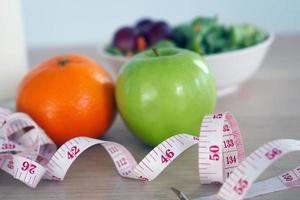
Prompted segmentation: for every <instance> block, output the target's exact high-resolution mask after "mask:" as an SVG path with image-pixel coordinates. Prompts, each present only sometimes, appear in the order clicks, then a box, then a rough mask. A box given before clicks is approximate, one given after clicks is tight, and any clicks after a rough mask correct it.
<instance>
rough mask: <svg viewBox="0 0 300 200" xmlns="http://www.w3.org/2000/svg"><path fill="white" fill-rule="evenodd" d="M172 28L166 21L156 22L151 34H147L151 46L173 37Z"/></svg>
mask: <svg viewBox="0 0 300 200" xmlns="http://www.w3.org/2000/svg"><path fill="white" fill-rule="evenodd" d="M171 30H172V29H171V27H170V26H169V25H168V24H167V23H166V22H164V21H158V22H155V23H154V24H153V25H152V27H151V29H150V30H149V33H148V34H147V36H146V37H147V39H148V40H149V42H150V44H151V45H153V44H156V43H157V42H159V41H160V40H163V39H167V38H170V37H171Z"/></svg>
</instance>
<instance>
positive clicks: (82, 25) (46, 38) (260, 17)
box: [22, 0, 300, 48]
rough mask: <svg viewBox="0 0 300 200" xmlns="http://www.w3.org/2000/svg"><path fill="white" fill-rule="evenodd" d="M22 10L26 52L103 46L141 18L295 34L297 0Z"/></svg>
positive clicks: (193, 0)
mask: <svg viewBox="0 0 300 200" xmlns="http://www.w3.org/2000/svg"><path fill="white" fill-rule="evenodd" d="M22 11H23V17H24V19H23V20H24V23H25V33H26V42H27V46H28V47H29V48H35V47H49V46H73V45H80V44H96V43H99V42H103V41H108V40H109V39H110V38H111V37H112V34H113V33H114V31H115V30H116V29H117V28H119V27H120V26H123V25H133V24H134V23H135V22H136V21H137V20H138V19H140V18H141V17H153V18H154V19H165V20H167V21H168V22H170V23H171V24H177V23H180V22H186V21H189V20H191V19H192V18H193V17H195V16H198V15H209V16H212V15H218V16H219V19H220V20H221V21H222V22H225V23H232V22H250V23H253V24H256V25H258V26H260V27H263V28H264V29H266V30H268V31H272V32H275V33H279V34H293V33H295V32H300V22H299V19H300V1H299V0H285V1H282V0H264V1H259V0H246V1H241V0H230V1H229V0H210V1H207V0H206V1H204V0H188V1H175V0H165V1H161V0H150V1H145V0H126V1H116V0H110V1H99V0H84V1H83V0H77V1H72V0H63V1H62V0H43V1H36V0H25V1H22Z"/></svg>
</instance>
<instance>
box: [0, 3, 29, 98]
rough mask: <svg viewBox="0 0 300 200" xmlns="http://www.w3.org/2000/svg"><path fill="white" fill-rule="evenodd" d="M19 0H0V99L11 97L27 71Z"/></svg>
mask: <svg viewBox="0 0 300 200" xmlns="http://www.w3.org/2000/svg"><path fill="white" fill-rule="evenodd" d="M22 25H23V24H22V18H21V6H20V1H19V0H0V100H5V99H12V98H14V97H15V95H16V93H17V88H18V85H19V83H20V81H21V79H22V78H23V76H24V75H25V74H26V72H27V71H28V67H27V54H26V46H25V40H24V34H23V26H22Z"/></svg>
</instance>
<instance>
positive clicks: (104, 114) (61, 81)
mask: <svg viewBox="0 0 300 200" xmlns="http://www.w3.org/2000/svg"><path fill="white" fill-rule="evenodd" d="M16 105H17V110H18V111H20V112H25V113H27V114H29V115H30V116H31V117H32V118H33V119H34V120H35V121H36V122H37V123H38V124H39V125H40V126H41V127H42V128H43V129H44V130H45V131H46V133H47V134H48V135H49V136H50V137H51V138H52V139H53V140H54V142H55V143H56V144H58V145H61V144H63V143H64V142H66V141H67V140H69V139H71V138H74V137H76V136H88V137H93V138H97V137H100V136H102V135H103V134H104V133H105V131H107V129H108V128H109V127H110V125H111V124H112V121H113V119H114V116H115V102H114V83H113V79H112V77H111V75H110V74H109V73H108V72H107V71H105V70H104V69H103V68H102V67H101V66H99V65H98V64H97V63H96V62H95V61H94V60H92V59H90V58H88V57H85V56H81V55H61V56H56V57H53V58H51V59H49V60H47V61H45V62H43V63H41V64H40V65H38V66H37V67H35V68H34V69H32V70H31V71H30V72H29V73H28V74H27V75H26V76H25V78H24V79H23V80H22V82H21V84H20V87H19V91H18V95H17V100H16Z"/></svg>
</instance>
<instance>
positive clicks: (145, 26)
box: [136, 18, 154, 35]
mask: <svg viewBox="0 0 300 200" xmlns="http://www.w3.org/2000/svg"><path fill="white" fill-rule="evenodd" d="M153 24H154V23H153V21H152V20H151V19H147V18H145V19H142V20H140V21H138V22H137V24H136V28H137V30H138V31H139V33H140V34H141V35H146V34H148V32H149V31H150V29H151V27H152V25H153Z"/></svg>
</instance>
